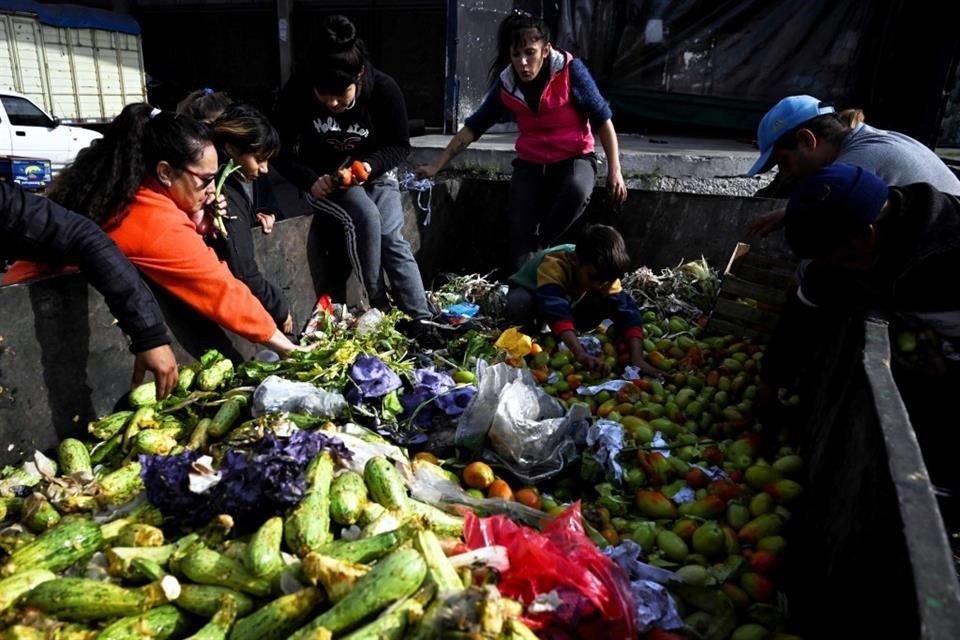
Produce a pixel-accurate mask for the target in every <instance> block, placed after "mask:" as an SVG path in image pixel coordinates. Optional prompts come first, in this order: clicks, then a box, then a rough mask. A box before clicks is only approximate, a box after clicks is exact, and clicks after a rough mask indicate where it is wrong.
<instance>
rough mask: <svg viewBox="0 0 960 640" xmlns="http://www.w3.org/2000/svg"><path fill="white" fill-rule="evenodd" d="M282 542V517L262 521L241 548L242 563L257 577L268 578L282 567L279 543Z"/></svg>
mask: <svg viewBox="0 0 960 640" xmlns="http://www.w3.org/2000/svg"><path fill="white" fill-rule="evenodd" d="M282 543H283V518H280V517H274V518H270V519H268V520H267V521H266V522H264V523H263V524H262V525H261V526H260V528H259V529H257V531H256V532H254V534H253V535H252V536H250V542H249V543H248V544H247V546H246V547H244V548H243V552H244V553H243V559H244V564H245V565H246V567H247V569H249V570H250V572H251V573H252V574H253V575H255V576H257V577H258V578H270V577H271V576H273V575H274V574H275V573H277V572H279V571H280V570H281V569H283V567H284V563H283V556H281V555H280V545H281V544H282Z"/></svg>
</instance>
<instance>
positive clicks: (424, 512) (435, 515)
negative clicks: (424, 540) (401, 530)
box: [407, 498, 463, 538]
mask: <svg viewBox="0 0 960 640" xmlns="http://www.w3.org/2000/svg"><path fill="white" fill-rule="evenodd" d="M407 512H408V513H415V514H417V515H419V516H422V517H423V518H424V519H425V520H426V521H427V526H428V527H429V528H430V529H431V530H432V531H433V532H435V533H437V534H438V535H441V536H448V537H452V538H459V537H460V536H462V535H463V518H461V517H460V516H454V515H451V514H449V513H447V512H446V511H443V510H442V509H438V508H437V507H435V506H433V505H430V504H427V503H425V502H420V501H419V500H414V499H413V498H407Z"/></svg>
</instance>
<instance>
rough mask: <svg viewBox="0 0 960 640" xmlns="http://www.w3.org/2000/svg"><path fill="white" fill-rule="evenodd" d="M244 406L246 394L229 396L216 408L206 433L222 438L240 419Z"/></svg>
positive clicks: (245, 404)
mask: <svg viewBox="0 0 960 640" xmlns="http://www.w3.org/2000/svg"><path fill="white" fill-rule="evenodd" d="M227 362H229V360H228V361H227ZM245 406H247V397H246V396H242V395H237V396H233V397H231V398H229V399H228V400H227V401H226V402H224V403H223V404H222V405H220V408H219V409H217V413H216V415H214V416H213V422H211V423H210V426H209V428H208V429H207V431H208V433H209V434H210V435H211V436H213V437H214V438H222V437H223V436H225V435H227V432H228V431H230V428H231V427H233V425H234V424H235V423H236V422H237V420H239V419H240V412H241V411H243V408H244V407H245Z"/></svg>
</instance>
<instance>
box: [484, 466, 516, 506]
mask: <svg viewBox="0 0 960 640" xmlns="http://www.w3.org/2000/svg"><path fill="white" fill-rule="evenodd" d="M488 468H489V467H488ZM487 497H488V498H500V499H502V500H513V489H511V488H510V485H508V484H507V482H506V481H505V480H500V479H499V478H497V479H496V480H494V481H493V482H491V483H490V486H489V487H487Z"/></svg>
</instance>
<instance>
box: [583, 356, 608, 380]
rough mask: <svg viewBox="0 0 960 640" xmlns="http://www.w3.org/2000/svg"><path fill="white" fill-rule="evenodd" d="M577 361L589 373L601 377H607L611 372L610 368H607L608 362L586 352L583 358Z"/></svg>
mask: <svg viewBox="0 0 960 640" xmlns="http://www.w3.org/2000/svg"><path fill="white" fill-rule="evenodd" d="M577 360H578V361H579V362H580V364H582V365H583V368H584V369H586V370H587V371H590V372H593V373H599V374H600V375H606V374H608V373H609V372H610V367H608V366H607V363H606V362H604V361H603V360H601V359H600V358H598V357H596V356H592V355H590V354H589V353H586V352H585V353H584V354H583V355H582V356H580V357H578V358H577Z"/></svg>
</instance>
